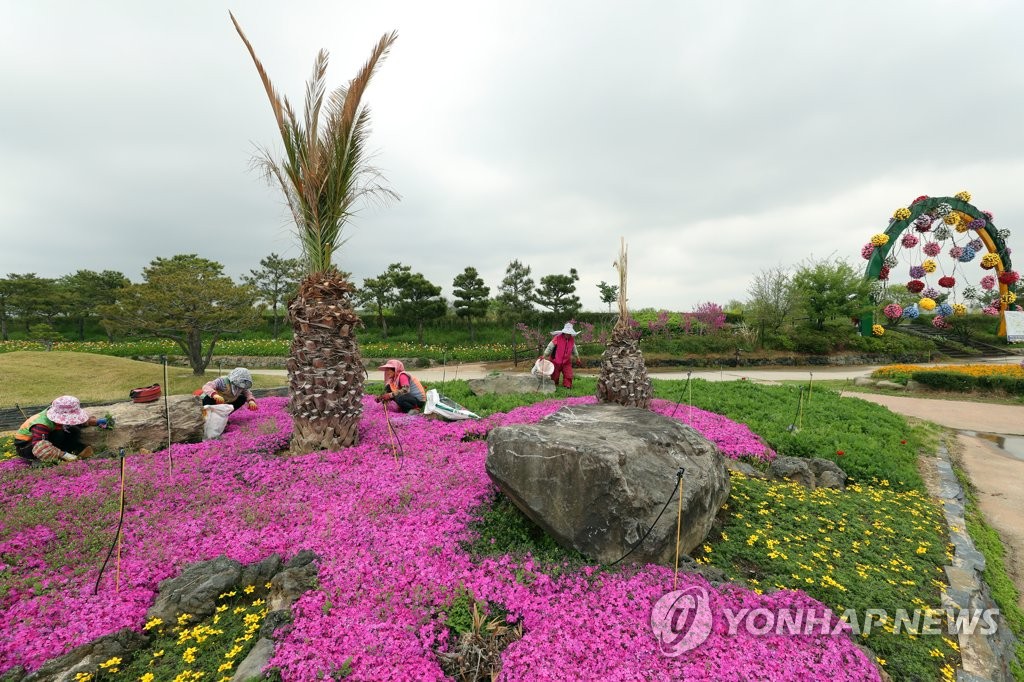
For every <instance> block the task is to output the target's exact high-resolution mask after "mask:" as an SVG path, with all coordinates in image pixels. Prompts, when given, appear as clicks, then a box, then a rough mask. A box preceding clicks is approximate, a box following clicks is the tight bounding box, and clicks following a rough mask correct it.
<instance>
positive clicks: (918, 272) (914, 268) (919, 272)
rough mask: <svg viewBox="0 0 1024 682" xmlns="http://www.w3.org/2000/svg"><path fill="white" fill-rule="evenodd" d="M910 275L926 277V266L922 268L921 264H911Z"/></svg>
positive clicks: (919, 277)
mask: <svg viewBox="0 0 1024 682" xmlns="http://www.w3.org/2000/svg"><path fill="white" fill-rule="evenodd" d="M910 276H911V277H912V278H913V279H921V278H922V277H924V268H922V267H921V266H920V265H911V266H910Z"/></svg>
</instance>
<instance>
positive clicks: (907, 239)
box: [900, 232, 918, 249]
mask: <svg viewBox="0 0 1024 682" xmlns="http://www.w3.org/2000/svg"><path fill="white" fill-rule="evenodd" d="M917 242H918V239H917V237H915V236H914V234H913V233H912V232H907V233H905V234H904V235H903V237H902V238H901V239H900V244H902V245H903V246H904V247H905V248H908V249H910V248H913V247H915V246H917Z"/></svg>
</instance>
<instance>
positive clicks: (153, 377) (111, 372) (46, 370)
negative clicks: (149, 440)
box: [0, 351, 286, 407]
mask: <svg viewBox="0 0 1024 682" xmlns="http://www.w3.org/2000/svg"><path fill="white" fill-rule="evenodd" d="M230 369H233V368H230V367H225V368H224V371H225V372H227V371H228V370H230ZM0 376H2V377H3V387H2V390H0V407H14V405H15V404H18V405H45V404H47V403H49V402H50V401H51V400H53V399H54V398H56V397H57V396H59V395H73V396H75V397H77V398H78V399H79V400H81V401H82V402H108V401H109V402H112V403H113V402H119V401H125V400H128V391H130V390H131V389H133V388H137V387H139V386H149V385H150V384H161V385H163V383H164V368H163V365H157V364H152V363H149V362H139V361H137V360H128V359H126V358H117V357H113V356H109V355H96V354H93V353H71V352H67V353H47V352H45V351H16V352H13V353H0ZM218 376H219V374H218V372H217V371H207V372H206V374H205V375H204V376H202V377H197V376H195V375H194V374H192V370H191V369H188V368H187V367H168V368H167V378H168V385H169V386H170V390H169V391H168V394H169V395H180V394H187V393H192V391H194V390H196V389H197V388H199V387H200V386H202V385H203V384H204V383H206V382H207V381H209V380H211V379H215V378H216V377H218ZM252 378H253V384H254V387H255V388H272V387H275V386H281V385H283V384H284V383H286V380H285V379H284V377H277V376H270V375H261V374H253V377H252ZM165 388H166V387H165Z"/></svg>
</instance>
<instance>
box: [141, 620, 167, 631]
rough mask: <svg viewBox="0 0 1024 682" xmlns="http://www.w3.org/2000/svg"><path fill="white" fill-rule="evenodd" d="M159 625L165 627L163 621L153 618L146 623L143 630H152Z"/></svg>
mask: <svg viewBox="0 0 1024 682" xmlns="http://www.w3.org/2000/svg"><path fill="white" fill-rule="evenodd" d="M158 625H163V621H162V620H160V619H159V618H151V619H149V620H148V621H147V622H146V624H145V625H143V626H142V629H143V630H152V629H153V628H155V627H156V626H158Z"/></svg>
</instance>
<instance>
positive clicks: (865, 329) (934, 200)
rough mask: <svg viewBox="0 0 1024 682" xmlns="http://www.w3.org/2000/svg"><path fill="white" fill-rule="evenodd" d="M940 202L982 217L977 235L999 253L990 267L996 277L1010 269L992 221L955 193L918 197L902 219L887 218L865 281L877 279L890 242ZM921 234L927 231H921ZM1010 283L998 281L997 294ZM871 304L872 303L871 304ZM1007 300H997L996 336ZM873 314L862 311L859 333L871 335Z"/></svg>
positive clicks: (1003, 326) (1002, 332) (1001, 327)
mask: <svg viewBox="0 0 1024 682" xmlns="http://www.w3.org/2000/svg"><path fill="white" fill-rule="evenodd" d="M941 204H949V206H950V208H952V210H953V211H957V212H960V213H963V214H964V215H967V216H970V217H971V218H972V219H978V220H982V221H984V223H985V224H984V225H983V226H982V227H980V228H978V229H977V230H976V231H977V233H978V238H979V239H981V241H982V243H983V244H984V245H985V248H986V249H987V250H988V253H995V254H998V255H999V261H1000V262H999V263H998V264H997V265H996V267H995V268H993V271H994V272H995V273H996V275H997V277H998V275H999V274H1001V273H1003V272H1004V271H1007V270H1012V269H1013V265H1012V263H1011V262H1010V253H1009V251H1008V250H1007V248H1006V243H1005V241H1004V240H1003V238H1002V237H1000V236H999V231H998V230H997V229H996V226H995V223H993V222H992V221H991V220H989V218H988V216H986V215H985V214H984V213H983V212H982V211H980V210H979V209H977V208H975V206H974V205H973V204H971V203H970V202H967V201H963V200H962V199H958V198H956V197H927V198H924V199H919V200H917V201H915V202H914V203H912V204H911V205H910V206H908V207H907V208H908V209H909V210H910V216H909V217H908V218H905V219H903V220H897V219H896V217H895V216H893V217H892V218H891V219H890V220H889V226H888V227H887V228H886V229H885V233H884V234H885V235H886V236H887V237H889V241H888V242H886V243H885V244H883V245H882V246H876V247H875V250H874V251H873V252H872V253H871V258H869V259H868V264H867V268H866V270H865V272H864V278H865V279H867V280H868V281H872V282H873V281H876V280H877V279H878V275H879V274H881V272H882V266H884V265H885V258H886V256H888V255H889V252H890V251H891V250H892V248H893V246H894V245H895V244H896V240H897V239H898V238H899V237H900V236H901V235H902V234H903V233H904V232H905V231H906V230H907V229H913V228H912V227H911V226H912V225H913V224H914V221H915V220H916V219H917V218H918V217H919V216H920V215H922V214H924V213H929V214H930V213H931V212H932V211H933V210H934V209H936V208H938V207H939V206H940V205H941ZM923 234H928V233H927V232H926V233H923ZM1013 288H1014V287H1013V286H1012V285H1007V284H1004V283H1003V282H999V296H1000V298H1002V297H1003V296H1005V295H1006V293H1007V292H1009V291H1012V290H1013ZM872 308H874V306H872ZM1006 308H1007V304H1006V303H1003V302H1002V300H1000V301H999V332H998V334H999V336H1004V337H1005V336H1006V316H1005V315H1004V314H1003V313H1005V312H1006ZM872 318H873V316H868V315H865V316H863V317H861V320H860V333H861V335H862V336H871V326H872V325H873V324H874V320H873V319H872Z"/></svg>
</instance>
